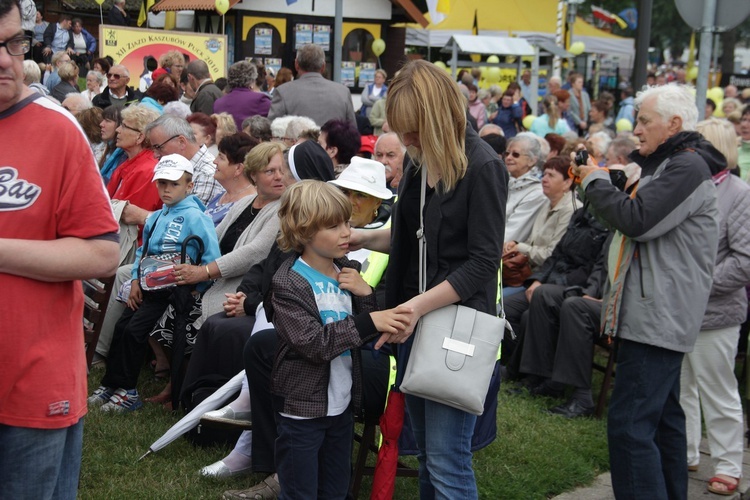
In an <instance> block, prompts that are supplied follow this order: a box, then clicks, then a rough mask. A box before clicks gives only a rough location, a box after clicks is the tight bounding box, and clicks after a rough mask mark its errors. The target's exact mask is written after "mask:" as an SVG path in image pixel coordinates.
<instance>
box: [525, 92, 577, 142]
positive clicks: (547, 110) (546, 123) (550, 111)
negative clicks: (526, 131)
mask: <svg viewBox="0 0 750 500" xmlns="http://www.w3.org/2000/svg"><path fill="white" fill-rule="evenodd" d="M542 108H543V109H544V114H543V115H542V116H540V117H539V118H537V119H536V120H534V123H532V124H531V132H532V133H534V134H536V135H538V136H539V137H544V136H546V135H547V134H557V135H563V134H565V133H566V132H570V127H568V123H567V122H566V121H565V120H563V119H562V114H561V111H560V107H559V105H558V102H557V97H555V96H554V95H552V94H548V95H546V96H544V100H543V101H542Z"/></svg>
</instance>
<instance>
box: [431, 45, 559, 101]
mask: <svg viewBox="0 0 750 500" xmlns="http://www.w3.org/2000/svg"><path fill="white" fill-rule="evenodd" d="M529 42H531V43H529ZM550 45H552V46H550ZM440 52H447V53H449V54H451V63H450V65H451V72H452V74H453V77H454V78H455V77H456V72H457V71H458V66H459V64H461V65H462V66H510V65H509V64H503V63H500V64H492V63H487V62H482V63H474V62H471V61H459V60H458V56H459V55H460V54H481V55H496V56H516V57H517V62H516V67H517V71H518V73H519V74H520V73H521V71H522V70H523V63H522V59H521V58H522V57H527V56H530V57H532V58H533V59H532V64H531V85H530V95H528V96H524V97H525V98H526V101H527V102H528V103H529V105H530V106H531V109H532V110H536V105H537V97H538V94H539V56H540V54H553V55H558V56H561V57H571V56H572V54H569V53H568V52H566V51H564V50H562V49H560V48H558V47H557V46H556V45H554V44H550V42H548V41H547V40H546V38H542V37H538V36H533V37H530V40H526V39H525V38H516V37H513V38H511V37H503V36H486V35H453V36H451V37H450V39H449V40H448V43H447V44H446V45H445V47H443V48H442V49H441V50H440Z"/></svg>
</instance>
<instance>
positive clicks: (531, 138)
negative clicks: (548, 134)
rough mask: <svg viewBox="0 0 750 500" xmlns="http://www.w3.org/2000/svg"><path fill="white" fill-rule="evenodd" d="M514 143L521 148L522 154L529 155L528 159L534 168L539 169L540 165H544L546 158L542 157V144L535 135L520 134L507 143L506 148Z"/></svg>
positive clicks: (528, 133)
mask: <svg viewBox="0 0 750 500" xmlns="http://www.w3.org/2000/svg"><path fill="white" fill-rule="evenodd" d="M545 142H546V141H545ZM516 143H518V144H519V145H520V146H521V148H522V149H523V152H524V153H526V154H527V155H529V158H531V159H532V160H533V162H534V164H535V166H537V167H539V168H541V167H542V165H544V161H545V160H546V159H547V157H546V156H542V144H541V143H540V142H539V141H538V140H537V136H536V135H534V134H532V133H531V132H521V133H520V134H518V135H516V136H515V137H514V138H512V139H511V140H510V141H508V148H510V146H511V145H512V144H516Z"/></svg>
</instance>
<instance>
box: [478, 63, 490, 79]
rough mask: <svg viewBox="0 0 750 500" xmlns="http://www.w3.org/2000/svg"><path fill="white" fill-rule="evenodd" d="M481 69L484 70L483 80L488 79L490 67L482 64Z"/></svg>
mask: <svg viewBox="0 0 750 500" xmlns="http://www.w3.org/2000/svg"><path fill="white" fill-rule="evenodd" d="M479 69H480V70H481V71H482V80H486V79H487V71H488V70H489V68H488V67H487V66H482V67H481V68H479Z"/></svg>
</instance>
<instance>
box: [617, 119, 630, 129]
mask: <svg viewBox="0 0 750 500" xmlns="http://www.w3.org/2000/svg"><path fill="white" fill-rule="evenodd" d="M615 127H616V128H617V131H618V132H632V131H633V124H632V123H630V120H628V119H627V118H620V119H619V120H617V123H615Z"/></svg>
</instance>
